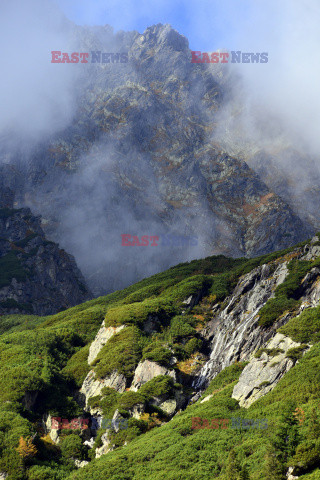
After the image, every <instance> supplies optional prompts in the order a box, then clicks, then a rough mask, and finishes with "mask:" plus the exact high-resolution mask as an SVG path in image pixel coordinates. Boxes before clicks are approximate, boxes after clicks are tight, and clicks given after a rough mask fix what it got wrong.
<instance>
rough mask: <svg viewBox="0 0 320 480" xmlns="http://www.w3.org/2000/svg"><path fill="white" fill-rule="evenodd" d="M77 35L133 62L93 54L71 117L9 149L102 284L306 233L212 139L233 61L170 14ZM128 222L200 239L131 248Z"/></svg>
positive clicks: (109, 286)
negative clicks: (23, 147)
mask: <svg viewBox="0 0 320 480" xmlns="http://www.w3.org/2000/svg"><path fill="white" fill-rule="evenodd" d="M73 36H74V41H75V42H76V45H77V48H76V50H79V51H102V52H103V51H104V52H108V51H117V52H127V53H128V59H129V61H128V63H109V64H107V63H105V64H103V63H101V64H98V63H93V64H88V65H82V66H81V67H84V68H81V69H79V72H81V73H79V78H77V84H76V91H77V96H78V109H77V111H76V113H75V115H74V117H73V120H72V123H71V124H70V126H69V127H68V128H66V129H65V130H64V131H62V132H60V133H59V134H56V135H54V136H53V137H52V138H48V139H44V140H43V141H42V142H41V144H40V143H39V144H38V145H36V146H34V148H33V149H32V150H31V151H32V153H30V154H29V155H26V154H25V152H24V153H23V154H22V153H21V152H19V151H15V152H14V154H12V153H11V154H10V155H9V154H8V152H6V149H5V145H3V147H2V158H3V159H8V158H9V159H10V165H11V168H12V165H15V166H16V169H17V171H18V173H17V175H18V176H19V179H20V180H21V179H22V184H23V185H22V186H21V188H19V189H18V191H17V201H18V204H19V206H25V205H28V206H30V207H31V208H32V210H33V211H35V212H36V213H40V214H41V215H43V217H44V221H43V228H45V231H46V233H47V235H48V236H49V237H50V238H52V239H53V240H55V241H58V242H59V243H61V244H62V245H63V247H64V248H66V249H67V250H68V251H70V252H72V253H73V254H74V255H75V257H76V259H77V262H78V264H79V266H80V268H81V270H82V271H83V272H84V275H85V277H86V279H87V280H88V282H89V284H90V286H92V287H93V288H94V291H95V293H102V292H104V293H105V292H106V291H111V290H115V289H117V288H120V287H123V286H125V285H128V284H130V283H132V282H133V281H136V280H137V279H139V278H143V277H144V276H146V275H147V274H152V273H155V272H156V271H160V270H163V269H165V268H167V267H169V266H171V265H173V264H176V263H178V262H180V261H184V260H190V259H191V258H198V257H200V256H206V255H210V254H216V253H224V254H227V255H231V256H246V255H258V254H261V253H266V252H271V251H274V250H277V249H281V248H284V247H286V246H288V245H293V244H295V243H296V242H298V241H300V240H302V239H304V238H306V236H307V234H308V233H309V232H310V227H305V225H304V222H303V221H302V220H301V219H300V218H299V217H298V216H297V214H295V213H294V212H293V211H292V210H291V208H290V206H289V205H288V204H287V203H286V202H285V201H284V200H283V199H282V198H281V197H280V196H278V195H277V194H276V193H275V192H274V191H273V190H272V188H268V187H267V185H266V183H264V182H263V181H262V180H261V178H260V177H259V175H258V174H257V173H256V172H255V171H254V169H252V168H250V167H249V166H248V164H247V163H246V162H245V161H244V160H243V159H240V157H238V158H237V157H236V156H234V155H232V154H228V151H227V150H226V149H224V148H222V147H221V146H220V145H219V144H217V143H216V142H215V141H214V140H213V138H214V133H215V129H216V122H217V119H218V117H217V114H218V112H219V111H220V109H221V108H222V106H223V104H224V102H225V101H226V99H227V97H228V73H227V72H222V71H221V69H218V68H217V69H214V68H212V67H211V66H210V65H206V64H193V63H191V52H190V50H189V47H188V41H187V39H186V38H185V37H183V36H182V35H180V34H179V33H178V32H177V31H175V30H173V29H172V28H171V27H170V26H169V25H160V24H159V25H155V26H152V27H149V28H147V29H146V31H145V32H144V33H143V35H140V34H139V33H138V32H127V33H125V32H119V33H117V34H113V31H112V29H111V28H110V27H107V26H106V27H97V28H91V29H90V28H85V27H73ZM57 67H58V66H57ZM26 157H27V158H26ZM22 172H23V175H21V173H22ZM263 178H264V177H263ZM280 194H281V192H280ZM122 233H130V234H132V235H137V236H141V235H144V234H149V235H158V236H161V235H165V234H178V235H193V236H196V237H197V239H198V244H197V246H196V247H193V248H192V247H188V248H186V247H184V248H182V247H181V245H180V246H179V245H178V246H177V245H171V247H162V248H158V249H155V248H152V247H148V248H145V247H143V248H140V249H139V248H134V249H132V248H131V249H130V248H129V249H128V248H127V249H125V248H123V247H122V246H121V234H122ZM126 266H128V268H127V267H126Z"/></svg>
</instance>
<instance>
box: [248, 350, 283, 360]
mask: <svg viewBox="0 0 320 480" xmlns="http://www.w3.org/2000/svg"><path fill="white" fill-rule="evenodd" d="M263 353H266V354H267V355H268V357H276V356H277V355H279V353H284V350H282V348H259V350H258V351H257V352H256V353H255V354H254V356H255V357H256V358H260V357H261V355H262V354H263Z"/></svg>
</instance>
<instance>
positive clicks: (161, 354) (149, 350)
mask: <svg viewBox="0 0 320 480" xmlns="http://www.w3.org/2000/svg"><path fill="white" fill-rule="evenodd" d="M171 358H172V352H171V350H169V349H168V348H167V347H165V346H164V345H162V344H160V343H157V342H155V343H151V344H150V345H148V346H147V347H145V348H144V349H143V351H142V360H150V361H151V362H156V363H158V364H159V365H163V366H164V367H169V366H170V360H171Z"/></svg>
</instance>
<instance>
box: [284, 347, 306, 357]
mask: <svg viewBox="0 0 320 480" xmlns="http://www.w3.org/2000/svg"><path fill="white" fill-rule="evenodd" d="M306 348H308V345H300V346H299V347H294V348H290V349H289V350H288V351H287V353H286V357H287V358H290V359H291V360H294V361H296V360H299V359H300V358H301V357H302V356H303V352H304V351H305V349H306Z"/></svg>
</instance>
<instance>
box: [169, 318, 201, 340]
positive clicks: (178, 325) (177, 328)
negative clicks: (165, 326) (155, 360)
mask: <svg viewBox="0 0 320 480" xmlns="http://www.w3.org/2000/svg"><path fill="white" fill-rule="evenodd" d="M170 333H171V335H172V338H173V339H174V340H178V339H182V338H183V337H189V336H190V335H194V334H195V333H196V331H195V329H194V328H193V327H192V326H191V325H190V323H188V318H185V317H184V316H183V315H177V316H175V317H173V319H172V320H171V324H170Z"/></svg>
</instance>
